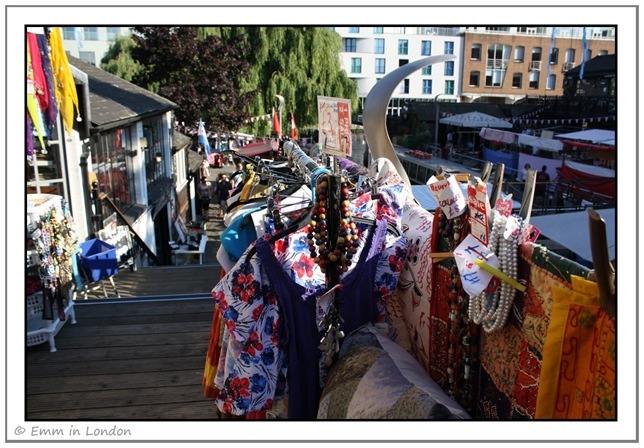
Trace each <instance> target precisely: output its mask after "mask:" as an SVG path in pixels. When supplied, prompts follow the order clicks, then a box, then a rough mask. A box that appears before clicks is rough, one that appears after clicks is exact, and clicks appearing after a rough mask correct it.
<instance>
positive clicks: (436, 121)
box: [434, 93, 442, 150]
mask: <svg viewBox="0 0 644 448" xmlns="http://www.w3.org/2000/svg"><path fill="white" fill-rule="evenodd" d="M441 95H442V93H439V94H438V95H436V96H435V97H434V103H436V118H435V120H434V121H435V123H434V150H436V148H438V109H439V106H438V97H439V96H441Z"/></svg>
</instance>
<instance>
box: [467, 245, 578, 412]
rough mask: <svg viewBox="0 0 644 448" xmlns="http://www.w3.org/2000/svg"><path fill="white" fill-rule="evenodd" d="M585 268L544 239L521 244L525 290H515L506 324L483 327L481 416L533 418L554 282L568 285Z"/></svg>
mask: <svg viewBox="0 0 644 448" xmlns="http://www.w3.org/2000/svg"><path fill="white" fill-rule="evenodd" d="M584 271H585V275H584V276H586V275H587V274H588V269H586V268H584V267H583V266H581V265H578V264H576V263H574V262H571V261H570V260H567V259H565V258H563V257H560V256H558V255H556V254H554V253H552V252H550V251H548V250H547V249H545V248H544V247H542V246H540V245H536V244H533V243H524V244H523V245H521V247H520V257H519V278H522V279H527V285H526V286H527V290H526V292H525V293H524V294H517V295H516V297H515V300H514V305H513V307H512V311H511V313H510V317H509V319H508V323H507V324H506V326H505V327H504V328H503V329H501V330H500V331H497V332H492V333H486V332H481V338H480V372H479V390H478V400H476V402H477V403H478V407H477V409H476V418H477V419H481V420H525V419H534V418H535V416H536V406H537V395H538V391H539V385H540V375H541V367H542V363H543V349H544V345H545V342H546V336H547V332H548V327H549V325H550V319H551V314H552V309H553V288H564V289H570V288H571V285H570V283H569V281H570V275H571V273H582V272H584ZM555 273H556V274H555Z"/></svg>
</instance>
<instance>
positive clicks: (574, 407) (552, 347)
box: [537, 276, 616, 419]
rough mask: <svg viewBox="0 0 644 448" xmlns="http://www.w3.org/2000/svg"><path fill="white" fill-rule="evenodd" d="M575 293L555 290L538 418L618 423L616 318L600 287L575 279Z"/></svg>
mask: <svg viewBox="0 0 644 448" xmlns="http://www.w3.org/2000/svg"><path fill="white" fill-rule="evenodd" d="M572 288H573V289H572V290H569V289H564V288H559V287H554V288H553V301H554V306H553V310H552V318H551V323H550V327H549V329H548V336H547V340H546V345H545V347H544V350H543V357H544V362H543V368H542V370H541V383H540V388H539V394H538V397H537V418H544V419H615V418H616V402H615V401H616V391H615V380H616V370H615V368H616V365H615V357H616V342H615V319H611V318H609V317H608V315H607V314H606V312H605V311H604V310H603V309H602V308H601V306H600V302H599V297H598V295H599V294H598V289H597V284H596V283H594V282H590V281H588V280H584V279H583V278H581V277H576V276H573V277H572Z"/></svg>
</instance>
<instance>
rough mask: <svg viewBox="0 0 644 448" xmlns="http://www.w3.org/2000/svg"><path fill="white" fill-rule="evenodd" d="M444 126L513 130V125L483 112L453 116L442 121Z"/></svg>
mask: <svg viewBox="0 0 644 448" xmlns="http://www.w3.org/2000/svg"><path fill="white" fill-rule="evenodd" d="M440 123H442V124H449V125H452V126H457V127H463V128H505V129H511V128H512V123H508V122H507V121H505V120H502V119H501V118H496V117H493V116H492V115H487V114H482V113H481V112H468V113H466V114H461V115H452V116H450V117H445V118H442V119H441V120H440Z"/></svg>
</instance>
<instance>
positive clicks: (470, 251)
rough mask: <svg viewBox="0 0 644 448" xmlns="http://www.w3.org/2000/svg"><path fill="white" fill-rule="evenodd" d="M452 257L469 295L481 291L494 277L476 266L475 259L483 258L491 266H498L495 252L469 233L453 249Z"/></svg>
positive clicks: (474, 294)
mask: <svg viewBox="0 0 644 448" xmlns="http://www.w3.org/2000/svg"><path fill="white" fill-rule="evenodd" d="M454 258H455V260H456V267H457V268H458V273H459V275H460V277H461V284H462V285H463V289H464V290H465V292H466V293H468V294H469V295H470V297H471V296H476V295H478V294H480V293H482V292H483V291H484V290H485V289H486V288H487V286H488V284H489V283H490V281H491V280H492V278H493V277H494V276H493V275H492V274H490V273H489V272H487V271H486V270H484V269H481V268H480V267H479V266H477V264H476V259H477V258H478V259H480V260H483V261H485V262H486V263H487V264H489V265H490V266H492V267H495V268H498V267H499V260H498V258H497V257H496V254H494V252H493V251H491V250H490V249H488V247H487V246H486V245H485V244H483V243H481V242H480V241H479V240H477V239H476V238H474V237H473V236H472V235H471V234H469V235H467V237H465V238H464V239H463V241H462V242H461V244H459V245H458V247H457V248H456V249H454Z"/></svg>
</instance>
